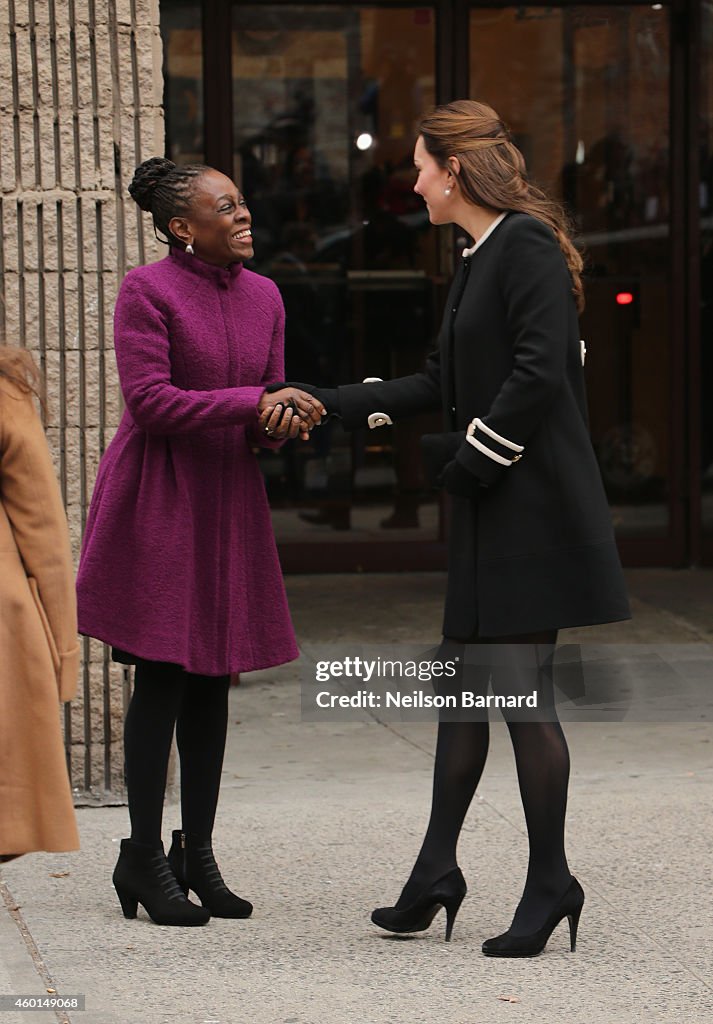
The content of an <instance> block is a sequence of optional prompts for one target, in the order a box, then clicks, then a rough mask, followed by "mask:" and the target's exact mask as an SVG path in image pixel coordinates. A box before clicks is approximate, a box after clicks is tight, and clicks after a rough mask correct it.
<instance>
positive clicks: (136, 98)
mask: <svg viewBox="0 0 713 1024" xmlns="http://www.w3.org/2000/svg"><path fill="white" fill-rule="evenodd" d="M131 84H132V99H133V117H134V165H135V166H136V167H138V165H139V164H140V163H141V161H142V160H143V156H142V152H141V151H142V146H141V95H140V93H139V59H138V49H137V46H136V0H131ZM134 215H135V217H136V236H137V238H138V241H139V263H145V262H146V246H145V243H144V221H143V217H142V216H141V210H140V209H139V208H138V206H137V207H136V209H135V211H134Z"/></svg>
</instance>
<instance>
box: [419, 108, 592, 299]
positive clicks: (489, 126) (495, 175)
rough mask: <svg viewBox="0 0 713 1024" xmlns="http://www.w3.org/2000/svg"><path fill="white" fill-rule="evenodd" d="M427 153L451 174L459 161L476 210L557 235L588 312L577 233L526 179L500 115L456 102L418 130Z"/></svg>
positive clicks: (460, 176) (432, 115)
mask: <svg viewBox="0 0 713 1024" xmlns="http://www.w3.org/2000/svg"><path fill="white" fill-rule="evenodd" d="M418 133H419V135H420V136H421V137H422V139H423V144H424V146H425V147H426V151H427V152H428V153H430V154H431V156H432V157H433V158H434V160H435V161H436V163H437V164H438V165H439V166H440V167H443V168H447V167H448V166H449V164H448V158H449V157H451V156H456V157H458V160H459V162H460V173H459V174H458V175H457V178H458V183H459V185H460V187H461V191H462V193H463V196H464V197H465V198H466V199H467V200H469V201H470V202H471V203H474V204H475V205H476V206H486V207H489V208H490V209H492V210H513V211H518V212H520V213H529V214H530V215H531V216H532V217H536V218H537V219H538V220H540V221H542V223H543V224H547V226H548V227H550V228H551V229H552V231H553V232H554V235H555V237H556V238H557V241H558V242H559V245H560V248H561V250H562V253H563V255H564V258H565V260H566V262H567V267H568V268H569V272H570V275H571V277H572V293H573V295H574V298H575V301H576V303H577V310H578V311H579V312H580V313H581V311H582V310H583V309H584V289H583V287H582V278H581V274H582V266H583V262H582V257H581V255H580V253H579V252H578V251H577V249H576V248H575V246H574V243H573V242H572V237H571V236H572V230H571V227H570V224H569V221H568V219H567V216H566V214H565V212H564V210H563V209H562V207H561V205H560V204H559V203H558V202H556V201H555V200H554V199H551V198H550V197H549V196H548V195H547V194H546V193H545V192H543V191H542V189H541V188H538V186H537V185H535V184H533V183H532V182H531V181H530V180H529V178H528V176H527V168H526V167H525V159H524V157H523V155H522V153H521V152H520V150H519V149H518V148H517V146H516V145H515V143H514V142H513V141H512V137H511V135H510V132H509V131H508V129H507V128H506V127H505V125H504V124H503V122H502V121H501V120H500V118H499V117H498V115H497V114H496V113H495V111H494V110H493V109H492V108H491V107H489V106H487V105H486V104H485V103H478V102H476V100H456V101H455V102H454V103H445V104H443V106H440V107H436V108H435V110H433V111H431V113H430V114H427V115H426V116H425V117H424V118H423V120H422V121H421V124H420V125H419V128H418Z"/></svg>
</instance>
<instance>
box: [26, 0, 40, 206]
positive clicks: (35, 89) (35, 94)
mask: <svg viewBox="0 0 713 1024" xmlns="http://www.w3.org/2000/svg"><path fill="white" fill-rule="evenodd" d="M29 16H30V61H31V64H32V141H33V149H34V155H35V185H36V187H37V188H41V187H42V148H41V146H40V83H39V72H38V62H37V17H36V11H35V0H29Z"/></svg>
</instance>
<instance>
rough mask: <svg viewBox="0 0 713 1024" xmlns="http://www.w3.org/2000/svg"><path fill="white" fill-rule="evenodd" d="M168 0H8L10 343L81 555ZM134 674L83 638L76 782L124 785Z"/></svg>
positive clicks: (0, 135) (1, 139)
mask: <svg viewBox="0 0 713 1024" xmlns="http://www.w3.org/2000/svg"><path fill="white" fill-rule="evenodd" d="M158 7H159V4H158V0H0V338H2V339H4V340H5V342H6V343H7V344H21V345H24V346H26V347H27V348H28V349H30V350H31V351H32V352H33V353H34V354H35V356H36V358H37V361H38V362H39V364H40V365H41V367H42V369H43V371H44V373H45V377H46V381H47V389H48V400H49V414H48V419H47V424H46V426H47V437H48V440H49V443H50V447H51V450H52V453H53V456H54V458H55V462H56V466H57V473H58V476H59V479H60V483H61V486H62V491H63V494H64V497H65V501H66V506H67V515H68V518H69V524H70V531H71V536H72V544H73V547H74V552H75V556H77V555H78V553H79V545H80V539H81V533H82V528H83V524H84V521H85V518H86V512H87V506H88V502H89V498H90V497H91V492H92V488H93V485H94V479H95V476H96V471H97V465H98V462H99V458H100V456H101V453H102V452H103V450H104V448H105V447H106V445H107V444H108V442H109V441H110V440H111V437H112V434H113V432H114V430H115V428H116V425H117V423H118V418H119V415H120V411H121V404H120V403H121V398H120V392H119V388H118V383H117V378H116V367H115V362H114V356H113V351H112V313H113V307H114V300H115V297H116V291H117V288H118V285H119V283H120V281H121V278H122V277H123V275H124V273H125V272H126V270H127V269H128V268H129V267H131V266H134V265H136V264H138V263H143V262H149V261H151V260H154V259H156V258H158V257H160V256H161V255H163V251H164V250H163V247H162V246H160V245H159V243H157V242H156V240H155V239H154V236H153V231H152V229H151V227H150V221H149V219H148V218H146V217H145V216H144V215H142V214H141V213H140V211H139V210H138V208H137V207H136V206H135V204H134V203H133V202H132V201H131V199H130V198H129V197H128V195H127V192H126V186H127V183H128V182H129V181H130V179H131V175H132V172H133V169H134V167H135V166H136V164H137V163H139V162H140V161H141V160H143V159H146V158H147V157H149V156H154V155H157V154H159V155H160V154H162V153H163V148H164V128H163V110H162V105H161V104H162V89H163V83H162V71H161V59H162V56H161V37H160V34H159V25H158V19H159V10H158ZM125 697H126V693H125V680H124V678H123V673H122V672H121V671H120V670H119V669H118V668H117V667H116V666H113V665H111V664H110V663H109V660H108V657H107V653H106V651H105V650H104V647H103V645H102V644H99V643H95V642H94V641H91V642H90V641H88V640H87V641H86V642H85V644H84V665H83V669H82V675H81V677H80V686H79V695H78V699H77V700H76V701H74V702H73V703H72V705H71V707H68V708H67V709H66V711H65V714H64V726H65V731H66V736H67V741H68V748H69V749H70V751H71V770H72V781H73V785H74V786H75V787H76V788H77V789H78V790H79V791H80V793H81V794H86V792H87V791H90V790H91V791H92V792H94V793H96V794H97V795H99V796H100V795H101V794H102V793H103V791H104V790H113V791H114V792H120V791H121V787H122V781H121V762H122V755H121V743H120V738H121V721H122V713H123V704H124V700H125Z"/></svg>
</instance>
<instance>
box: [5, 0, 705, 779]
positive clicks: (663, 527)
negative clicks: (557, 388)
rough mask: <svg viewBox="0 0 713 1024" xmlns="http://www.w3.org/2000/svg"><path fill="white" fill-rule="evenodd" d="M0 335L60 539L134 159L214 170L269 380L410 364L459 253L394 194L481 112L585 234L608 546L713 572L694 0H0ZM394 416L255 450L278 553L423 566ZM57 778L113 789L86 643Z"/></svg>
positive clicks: (701, 27)
mask: <svg viewBox="0 0 713 1024" xmlns="http://www.w3.org/2000/svg"><path fill="white" fill-rule="evenodd" d="M0 37H1V42H0V203H1V204H2V209H1V214H0V220H1V226H2V227H1V231H0V298H1V301H0V327H1V330H2V338H3V339H4V340H6V341H7V342H8V343H19V344H22V345H25V346H26V347H27V348H29V349H30V350H32V351H33V352H34V353H35V354H36V356H37V359H38V362H39V363H40V365H41V366H42V369H43V370H44V373H45V376H46V379H47V385H48V395H49V412H48V418H47V424H46V426H47V434H48V438H49V440H50V445H51V447H52V451H53V453H54V456H55V459H56V464H57V469H58V473H59V477H60V480H61V484H62V489H63V494H64V496H65V500H66V505H67V511H68V515H69V520H70V527H71V531H72V538H73V543H74V545H75V550H76V551H77V552H78V549H79V543H80V538H81V532H82V528H83V525H84V521H85V518H86V512H87V507H88V502H89V498H90V496H91V491H92V486H93V481H94V477H95V474H96V468H97V464H98V460H99V458H100V456H101V453H102V451H103V450H104V448H105V447H106V444H107V443H108V441H109V440H110V439H111V436H112V432H113V430H114V429H115V427H116V424H117V422H118V417H119V415H120V411H121V405H120V401H121V400H120V392H119V388H118V382H117V380H116V374H115V366H114V360H113V354H112V329H111V318H112V310H113V303H114V299H115V295H116V290H117V288H118V285H119V283H120V281H121V278H122V276H123V274H124V273H125V271H126V269H127V268H128V267H130V266H133V265H135V264H138V263H142V262H145V261H148V260H153V259H156V258H159V257H160V256H161V255H162V254H163V252H164V251H165V247H164V246H162V245H161V244H160V242H159V241H157V240H156V239H155V238H154V235H153V232H152V231H151V229H150V224H149V222H148V219H147V218H146V217H142V215H141V214H140V213H139V212H138V210H137V209H136V207H135V206H134V204H133V203H132V202H131V201H130V200H129V198H128V195H127V192H126V185H127V183H128V181H129V180H130V178H131V174H132V171H133V168H134V167H135V166H136V164H137V163H139V162H140V161H141V160H142V159H145V158H146V157H148V156H151V155H157V154H163V153H166V154H167V155H169V156H171V157H172V158H173V159H175V160H176V161H178V162H188V161H196V160H199V161H206V162H208V163H209V164H212V165H214V166H216V167H218V168H220V169H221V170H223V171H225V172H226V173H228V174H230V175H232V176H234V177H235V179H236V180H237V181H238V182H239V184H240V185H241V187H242V189H243V191H244V192H245V194H246V196H247V199H248V202H249V205H250V207H251V210H252V214H253V218H254V228H255V230H254V235H255V253H256V254H255V267H256V269H257V270H258V271H260V272H262V273H266V274H268V275H270V276H271V277H273V278H274V279H275V280H276V281H277V283H278V284H279V286H280V288H281V290H282V294H283V297H284V301H285V305H286V308H287V316H288V326H287V339H286V360H287V375H288V377H290V378H291V379H296V380H306V381H312V382H315V383H323V384H335V383H342V382H347V381H351V380H357V379H361V378H363V377H365V376H378V377H389V376H395V375H401V374H405V373H409V372H411V371H413V370H414V369H416V368H418V367H419V366H420V365H421V363H422V361H423V358H424V356H425V354H426V353H427V352H428V350H429V348H430V347H431V345H432V343H433V340H434V337H435V335H436V333H437V330H438V321H439V316H440V310H441V307H442V304H443V300H444V296H445V293H446V291H447V288H448V283H449V278H450V275H451V272H452V269H453V265H454V260H455V258H456V254H457V252H458V251H459V248H460V247H462V245H463V244H464V242H467V240H465V239H463V238H460V237H459V233H458V232H457V231H453V232H451V231H449V230H445V229H434V228H432V227H431V226H430V225H429V224H428V220H427V217H426V214H425V211H424V208H423V204H422V202H421V201H420V199H418V197H416V196H415V195H414V194H413V191H412V186H413V181H414V172H413V167H412V147H413V142H414V131H415V126H416V124H417V121H418V118H419V115H420V113H421V112H422V111H423V110H424V108H426V107H428V106H429V105H431V104H433V103H435V102H444V101H447V100H449V99H454V98H458V97H463V96H470V97H473V98H478V99H482V100H484V101H486V102H488V103H490V104H491V105H492V106H494V107H495V108H496V110H498V112H499V113H500V114H501V116H502V117H503V118H504V120H505V121H506V122H507V124H508V125H509V127H510V129H511V131H512V132H513V135H514V136H515V139H516V141H517V142H518V144H519V145H520V147H521V149H522V151H523V153H524V154H525V157H526V160H527V163H528V168H529V171H530V174H531V176H532V177H533V178H534V179H535V180H537V181H538V182H539V183H541V184H542V185H544V186H545V187H546V188H548V189H550V190H552V191H553V192H554V193H555V194H556V195H558V196H559V197H560V198H561V199H562V200H563V201H564V202H565V203H566V205H567V207H568V209H569V210H570V212H571V214H572V217H573V220H574V222H575V224H576V227H577V231H578V233H579V237H580V240H581V242H582V244H583V246H584V248H585V251H586V258H587V277H586V296H587V308H586V311H585V314H584V316H583V318H582V336H583V338H584V339H585V342H586V346H587V353H588V354H587V380H588V388H589V401H590V415H591V426H592V436H593V441H594V445H595V448H596V451H597V455H598V457H599V462H600V466H601V469H602V475H603V478H604V481H605V484H606V487H607V491H608V494H609V498H610V502H611V506H612V511H613V515H614V520H615V524H616V529H617V535H618V538H619V542H620V549H621V552H622V556H623V559H624V561H625V563H628V564H630V565H668V566H681V565H689V564H711V563H713V401H712V400H711V397H710V392H711V390H712V389H713V49H712V46H711V44H712V42H713V4H711V3H710V2H709V0H671V2H669V3H662V4H660V3H656V4H651V3H646V4H643V3H642V4H633V3H620V2H613V3H611V2H610V3H599V2H581V3H553V4H547V5H521V4H512V3H510V4H508V3H504V2H500V0H490V2H488V3H480V2H472V3H469V2H468V0H438V2H437V3H434V4H432V5H430V6H429V5H425V6H424V5H415V4H412V3H407V2H401V0H389V2H371V3H362V4H357V3H336V2H331V0H321V2H319V3H306V4H305V3H300V4H293V3H289V2H283V3H276V4H273V3H264V2H253V3H246V2H244V0H234V2H231V0H161V3H160V4H159V2H158V0H42V2H39V0H0ZM429 429H438V421H437V419H435V420H434V419H431V418H427V417H426V418H421V419H419V420H414V421H413V422H406V423H401V424H397V425H395V426H393V427H389V428H384V429H381V430H376V431H368V430H366V429H365V430H364V431H362V432H358V433H356V434H354V435H346V434H345V433H343V432H342V431H341V430H340V428H339V425H338V424H336V425H334V424H330V425H329V426H328V427H326V428H323V429H322V430H320V431H318V432H315V434H314V435H313V441H311V442H310V443H309V444H308V445H304V444H301V443H299V444H298V443H293V444H290V445H287V446H285V448H284V449H283V450H282V452H280V453H279V454H277V455H275V454H272V453H265V454H264V455H262V456H261V458H262V460H263V468H264V472H265V479H266V482H267V486H268V490H269V494H270V499H271V505H272V509H273V517H274V523H275V530H276V533H277V536H278V540H279V543H280V548H281V554H282V558H283V564H284V566H285V568H286V569H287V570H296V571H327V570H359V569H365V570H371V569H389V568H404V569H408V568H426V567H434V568H435V567H441V566H443V565H444V564H445V536H444V531H445V525H444V524H445V517H444V514H443V513H444V509H443V506H442V500H441V499H440V498H439V497H438V496H437V495H434V494H432V493H430V492H429V491H428V490H427V489H426V488H425V486H424V480H423V476H422V470H421V464H420V457H419V448H418V438H419V436H420V434H421V433H422V432H424V431H426V430H429ZM80 689H81V693H80V697H79V699H78V700H77V701H75V702H74V704H73V705H72V707H71V708H69V709H68V710H67V711H66V714H65V728H66V735H67V745H68V751H69V752H70V755H71V757H70V761H71V769H72V776H73V781H74V784H75V786H77V788H78V789H80V790H82V791H84V792H89V791H93V790H102V789H103V790H108V791H111V790H117V789H118V788H120V785H121V782H120V776H121V759H120V753H119V751H118V746H119V745H118V743H117V742H116V739H117V737H119V736H120V732H121V717H122V713H123V708H124V704H125V700H126V696H127V692H128V680H127V679H126V678H125V677H124V674H123V672H121V671H119V670H118V669H117V667H116V666H113V665H111V664H110V662H109V660H108V658H107V654H106V651H105V650H104V649H103V646H102V645H100V644H95V643H94V642H93V641H89V640H86V641H85V643H84V668H83V680H82V686H81V688H80Z"/></svg>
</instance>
